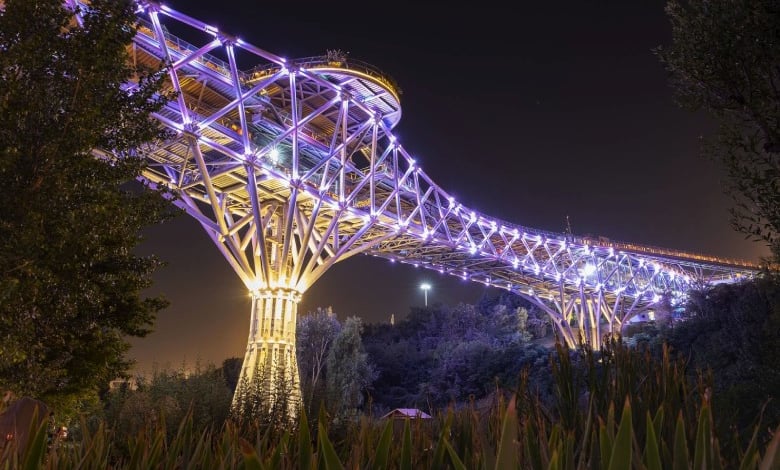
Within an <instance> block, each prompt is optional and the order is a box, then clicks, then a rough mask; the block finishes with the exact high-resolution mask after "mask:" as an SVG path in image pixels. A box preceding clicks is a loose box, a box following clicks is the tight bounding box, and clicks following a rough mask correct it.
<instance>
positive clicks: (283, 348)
mask: <svg viewBox="0 0 780 470" xmlns="http://www.w3.org/2000/svg"><path fill="white" fill-rule="evenodd" d="M300 300H301V294H300V293H298V292H297V291H294V290H292V289H273V290H270V289H269V290H261V291H257V292H254V293H253V294H252V319H251V323H250V326H249V344H248V345H247V348H246V354H245V355H244V364H243V366H242V367H241V376H240V378H239V383H238V386H237V387H236V392H235V394H234V395H233V410H234V412H235V413H237V414H239V415H240V416H242V417H243V418H249V419H253V418H261V419H263V418H265V417H271V418H272V419H279V418H284V419H286V420H288V421H289V420H294V419H296V418H297V416H298V409H299V406H300V402H301V392H300V381H299V377H298V361H297V359H296V357H295V324H296V315H297V311H298V302H300Z"/></svg>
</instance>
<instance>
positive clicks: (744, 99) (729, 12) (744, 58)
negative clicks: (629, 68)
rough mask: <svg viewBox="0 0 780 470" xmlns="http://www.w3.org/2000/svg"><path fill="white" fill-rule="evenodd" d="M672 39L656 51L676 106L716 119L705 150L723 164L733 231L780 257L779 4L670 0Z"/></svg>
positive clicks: (765, 0) (770, 1)
mask: <svg viewBox="0 0 780 470" xmlns="http://www.w3.org/2000/svg"><path fill="white" fill-rule="evenodd" d="M666 13H667V15H668V17H669V19H670V21H671V25H672V44H671V45H669V47H658V48H657V49H656V50H655V53H656V54H657V56H658V57H659V58H660V60H661V61H662V62H663V64H664V65H665V66H666V68H667V70H668V71H669V72H670V75H671V84H672V86H673V88H674V90H675V95H676V99H677V101H678V103H679V104H680V105H681V106H682V107H683V108H685V109H689V110H704V111H706V112H708V113H710V114H711V115H712V116H714V117H715V118H716V119H717V121H718V123H719V131H718V134H717V136H716V137H715V139H713V140H711V141H709V142H708V143H707V145H706V146H705V152H706V153H707V154H708V155H709V156H711V157H713V158H715V159H717V160H719V161H721V162H723V163H724V164H725V168H726V170H727V174H728V181H727V190H728V191H729V192H730V193H731V195H732V197H733V198H734V200H735V205H734V207H733V209H732V223H733V226H734V228H735V229H737V230H738V231H740V232H742V233H744V234H746V235H747V236H748V237H752V238H754V239H755V240H763V241H764V242H766V243H767V244H768V246H769V247H770V248H771V249H772V252H773V254H774V255H775V257H776V258H778V257H780V238H778V237H779V236H780V160H779V159H780V26H779V25H780V3H779V2H778V1H777V0H747V1H743V2H737V1H731V0H670V1H669V2H668V3H667V6H666Z"/></svg>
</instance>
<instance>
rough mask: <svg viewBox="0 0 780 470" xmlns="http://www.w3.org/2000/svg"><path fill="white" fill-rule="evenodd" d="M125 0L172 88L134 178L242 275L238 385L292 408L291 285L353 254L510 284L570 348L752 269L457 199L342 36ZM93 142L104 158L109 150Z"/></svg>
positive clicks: (389, 93) (132, 56)
mask: <svg viewBox="0 0 780 470" xmlns="http://www.w3.org/2000/svg"><path fill="white" fill-rule="evenodd" d="M68 4H69V5H70V6H71V7H73V8H74V9H76V8H77V7H78V8H88V6H87V5H86V4H84V3H82V2H79V1H77V0H69V3H68ZM137 5H138V10H137V14H138V19H139V26H138V34H137V35H136V36H135V39H134V41H133V43H132V46H131V47H130V48H129V49H128V56H129V60H131V61H132V63H133V64H137V65H142V66H148V67H156V68H159V67H164V70H165V72H166V73H167V76H168V81H167V84H166V87H168V89H169V90H170V91H173V92H175V98H174V99H172V100H171V101H170V102H168V103H167V105H166V106H165V107H164V108H163V109H161V110H160V111H159V112H157V113H155V115H154V117H155V118H156V120H157V121H158V122H159V124H160V125H161V126H164V127H166V128H168V129H170V130H171V131H173V132H172V134H173V136H172V137H171V138H170V139H169V140H167V141H164V142H150V143H148V145H145V146H144V147H143V148H142V149H140V151H141V152H142V154H143V155H144V156H145V158H146V159H147V161H148V166H147V168H146V170H145V171H144V174H143V177H144V178H145V179H146V180H148V181H149V182H150V183H151V184H153V185H160V186H166V187H168V188H170V189H172V190H173V191H175V192H176V193H177V194H178V195H179V197H178V198H177V199H176V201H175V204H177V205H179V206H180V207H181V208H183V209H184V210H185V211H186V212H187V213H188V214H189V215H190V216H192V217H194V218H195V220H197V221H198V222H199V223H200V225H201V226H202V227H203V229H204V230H205V231H206V233H207V234H208V235H209V237H210V238H211V239H212V240H213V242H214V244H215V246H216V248H217V249H218V250H220V252H221V253H222V255H223V256H224V257H225V259H226V260H227V262H228V263H229V264H230V265H231V267H232V268H233V269H234V270H235V272H236V273H237V275H238V276H239V277H240V279H241V280H242V281H243V282H244V284H245V285H246V286H247V289H248V290H249V292H250V295H251V296H252V298H253V301H252V308H251V312H250V328H249V339H248V346H247V351H246V355H245V359H244V364H243V368H242V375H243V377H244V378H245V380H244V381H242V383H246V384H251V383H252V382H253V381H261V382H262V383H261V384H260V385H261V388H262V389H263V390H265V392H266V396H267V397H268V398H267V400H268V406H269V407H270V406H274V405H275V404H278V403H279V400H282V399H284V400H285V401H284V403H285V404H286V405H285V406H289V411H290V416H295V414H296V411H297V406H298V405H297V404H298V400H299V392H298V371H297V363H296V360H295V323H296V316H297V305H298V303H299V302H300V300H301V298H302V296H303V295H305V293H306V290H307V289H308V288H309V287H310V286H311V285H312V284H313V283H314V282H316V281H317V279H319V278H320V277H321V276H322V275H323V274H324V273H325V272H327V270H328V269H329V268H330V267H331V266H332V265H333V264H334V263H336V262H338V261H341V260H344V259H347V258H349V257H351V256H355V255H358V254H364V255H374V256H378V257H382V258H386V259H389V260H391V261H400V262H405V263H411V264H415V265H417V266H420V267H423V268H427V269H432V270H436V271H439V272H441V273H443V274H447V275H452V276H458V277H461V278H463V279H467V280H470V281H474V282H480V283H483V284H485V285H490V286H494V287H498V288H502V289H507V290H509V291H511V292H514V293H516V294H518V295H521V296H523V297H524V298H526V299H528V300H529V301H531V302H533V303H534V304H536V305H538V306H539V307H540V308H541V309H543V310H544V311H545V312H546V313H547V314H548V315H549V317H550V319H551V321H552V323H553V324H554V325H555V326H556V328H557V329H558V332H559V333H560V336H561V338H563V339H564V340H565V341H566V342H567V344H569V345H570V346H572V347H574V346H576V345H577V344H578V343H582V342H585V343H588V344H590V345H592V346H593V347H596V348H599V347H601V345H602V342H603V341H604V339H605V338H606V337H608V336H610V335H617V334H620V332H621V330H622V328H623V326H624V325H625V324H627V323H628V322H629V321H631V320H632V319H633V318H635V317H636V316H637V315H639V314H642V313H650V314H652V315H655V316H658V315H661V314H664V313H665V312H666V313H668V312H669V311H670V310H671V309H673V308H674V306H675V305H676V304H678V303H679V302H681V301H682V300H683V299H684V297H685V295H686V293H687V292H688V291H689V290H690V289H692V288H696V287H699V286H702V285H707V284H713V283H719V282H736V281H739V280H741V279H747V278H751V277H753V276H755V275H757V273H758V272H759V267H758V266H757V265H755V264H752V263H750V262H745V261H737V260H728V259H722V258H718V257H714V256H707V255H703V254H693V253H687V252H683V251H678V250H672V249H664V248H656V247H648V246H642V245H637V244H631V243H623V242H614V241H610V240H605V239H603V238H601V239H599V238H593V239H591V238H585V237H575V236H571V235H568V234H561V233H554V232H549V231H544V230H538V229H533V228H530V227H524V226H522V225H519V224H514V223H510V222H507V221H503V220H499V219H497V218H494V217H490V216H489V215H487V214H485V213H480V212H477V211H475V210H473V209H470V208H467V207H465V206H463V205H462V204H460V203H459V202H457V201H456V200H455V199H454V198H453V197H452V196H451V195H450V194H449V193H447V192H446V191H445V190H444V189H442V188H440V187H439V186H438V185H436V184H435V182H434V181H432V180H431V179H430V178H429V177H428V175H427V174H426V173H425V172H424V171H423V170H422V168H420V166H419V165H418V164H417V162H416V161H415V159H414V158H413V156H412V154H411V153H410V152H409V151H408V150H407V149H406V148H405V147H403V145H401V143H400V142H399V141H398V139H397V138H396V137H395V136H394V134H393V128H394V127H395V125H396V124H397V123H398V122H399V120H400V118H401V103H400V96H401V92H400V89H399V88H398V87H397V85H396V84H395V81H394V80H393V79H392V78H391V77H390V76H389V75H386V74H384V73H383V72H382V71H379V70H378V69H376V68H375V67H373V66H370V65H368V64H366V63H363V62H358V61H355V60H353V59H351V58H347V57H346V56H345V55H344V54H340V53H339V52H338V51H328V52H327V53H326V54H324V55H323V56H321V57H308V58H305V59H301V60H290V59H287V58H283V57H280V56H277V55H275V54H273V53H271V52H268V51H266V50H264V49H262V48H260V47H257V46H254V45H252V44H249V43H247V42H245V41H244V40H242V39H241V38H240V37H239V36H235V35H231V34H226V33H224V32H222V31H220V30H219V29H218V28H216V27H214V26H213V25H209V24H208V23H205V22H203V21H201V20H198V19H195V18H192V17H190V16H188V15H186V14H184V13H181V12H178V11H175V10H173V9H171V8H168V7H166V6H165V5H162V4H158V3H153V2H139V3H138V4H137ZM291 39H292V38H291ZM239 50H240V51H241V59H242V60H241V65H242V66H241V67H239V63H238V61H237V59H236V52H237V51H239ZM133 86H134V84H133V83H128V89H132V87H133ZM95 154H96V155H97V156H99V157H101V158H112V153H111V149H96V150H95ZM271 370H273V371H274V373H270V372H269V371H271ZM278 371H282V373H279V372H278ZM291 384H292V385H291ZM239 388H240V387H239ZM254 389H255V390H256V389H257V388H254ZM282 389H284V390H287V392H284V393H283V392H282ZM289 390H292V393H288V392H289ZM245 392H246V390H243V391H242V390H238V391H237V392H236V395H235V397H234V406H236V407H239V408H240V407H241V406H243V405H242V400H241V398H240V397H242V396H245Z"/></svg>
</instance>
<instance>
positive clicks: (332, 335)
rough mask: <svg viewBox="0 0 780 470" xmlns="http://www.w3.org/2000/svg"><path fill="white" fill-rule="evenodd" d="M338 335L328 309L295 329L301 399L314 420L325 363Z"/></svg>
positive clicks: (322, 390)
mask: <svg viewBox="0 0 780 470" xmlns="http://www.w3.org/2000/svg"><path fill="white" fill-rule="evenodd" d="M340 331H341V323H340V322H339V320H338V318H337V317H336V315H335V314H334V313H333V311H332V310H331V309H330V308H328V309H317V310H316V311H314V312H309V313H308V314H306V315H303V316H301V317H299V318H298V323H297V324H296V325H295V336H296V344H297V347H296V356H297V358H298V373H299V374H300V380H301V382H300V384H301V398H302V399H303V405H304V407H305V408H306V412H307V414H308V415H309V416H312V417H316V416H317V411H318V410H319V409H320V406H321V405H322V404H323V401H324V400H325V381H326V377H327V367H326V362H327V358H328V355H329V353H330V350H331V346H332V345H333V342H334V340H335V339H336V337H337V336H338V334H339V332H340Z"/></svg>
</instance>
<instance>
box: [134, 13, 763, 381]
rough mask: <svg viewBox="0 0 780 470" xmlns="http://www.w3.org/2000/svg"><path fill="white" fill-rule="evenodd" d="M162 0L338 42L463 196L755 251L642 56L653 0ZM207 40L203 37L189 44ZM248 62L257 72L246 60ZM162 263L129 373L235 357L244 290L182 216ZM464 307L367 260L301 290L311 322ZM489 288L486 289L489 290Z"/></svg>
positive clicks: (647, 237) (540, 222)
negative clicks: (158, 307)
mask: <svg viewBox="0 0 780 470" xmlns="http://www.w3.org/2000/svg"><path fill="white" fill-rule="evenodd" d="M167 5H168V6H170V7H172V8H174V9H177V10H179V11H182V12H184V13H186V14H188V15H190V16H193V17H195V18H198V19H201V20H204V21H206V22H209V23H211V24H212V25H214V26H217V27H219V28H220V29H221V30H223V31H227V32H230V33H232V34H235V35H237V36H239V37H241V38H242V39H244V40H246V41H248V42H250V43H252V44H254V45H256V46H258V47H261V48H263V49H265V50H268V51H269V52H273V53H275V54H279V55H281V56H284V57H287V58H288V59H293V58H296V57H307V56H312V55H321V54H324V53H325V51H326V50H328V49H341V50H343V51H347V52H348V53H349V57H352V58H355V59H361V60H364V61H366V62H369V63H371V64H373V65H375V66H377V67H379V68H380V69H381V70H383V71H384V72H385V73H387V74H389V75H391V76H392V77H393V78H394V79H395V80H396V81H397V82H398V83H399V84H400V87H401V89H402V91H403V94H402V96H401V105H402V109H403V116H402V118H401V122H400V124H399V126H398V127H397V128H396V135H397V137H398V138H399V141H400V142H401V143H402V144H403V145H404V147H405V148H406V149H407V150H409V151H410V152H411V153H412V154H413V155H414V156H415V158H416V160H417V162H418V163H419V164H420V165H421V166H422V168H423V169H424V170H425V172H426V173H427V174H428V175H430V176H431V178H432V179H433V180H434V181H436V182H437V184H439V185H440V186H441V187H442V188H443V189H445V190H446V191H448V192H450V193H451V194H453V195H454V196H455V197H456V198H457V199H458V200H459V202H461V203H463V204H464V205H466V206H469V207H471V208H473V209H475V210H478V211H480V212H484V213H487V214H490V215H493V216H496V217H499V218H502V219H505V220H508V221H510V222H514V223H519V224H523V225H526V226H530V227H537V228H540V229H544V230H552V231H563V230H564V229H565V223H566V216H567V215H568V216H569V217H570V221H571V226H572V230H573V232H574V233H576V234H599V235H604V236H607V237H609V238H612V239H615V240H623V241H632V242H637V243H644V244H649V245H655V246H663V247H670V248H678V249H682V250H690V251H698V252H704V253H709V254H714V255H719V256H725V257H739V258H747V259H752V260H757V259H758V258H759V257H760V256H761V255H763V254H765V250H764V248H763V246H762V245H760V244H757V243H754V242H750V241H746V240H744V238H743V236H741V235H739V234H737V233H735V232H734V231H732V229H731V228H730V225H729V214H728V211H727V210H728V207H729V204H730V200H729V198H728V197H727V196H725V195H724V194H723V191H722V189H721V183H720V174H719V171H718V168H717V165H716V164H714V163H713V162H710V161H708V160H706V159H705V158H703V157H701V156H700V155H699V143H698V139H699V136H707V135H711V133H712V132H713V130H714V125H713V124H712V122H710V121H709V120H708V119H707V118H706V117H705V116H703V115H697V114H692V113H690V112H687V111H683V110H681V109H679V108H678V107H677V106H676V105H675V104H674V101H673V94H672V91H671V89H670V87H669V86H668V82H667V76H666V72H665V71H664V69H663V67H662V65H661V64H660V62H659V61H658V60H657V59H656V57H655V56H654V55H653V54H652V49H653V48H654V47H656V46H658V45H661V44H668V43H669V41H670V37H671V36H670V28H669V24H668V20H667V18H666V17H665V15H664V12H663V5H664V2H661V1H625V0H616V1H582V0H570V1H558V2H517V3H515V4H514V5H513V6H512V9H511V10H507V9H506V7H505V5H507V3H506V2H491V1H482V2H465V3H464V6H456V5H455V4H454V2H448V3H442V4H409V5H406V4H404V3H399V2H371V1H361V2H349V1H347V2H344V1H341V2H318V3H311V4H310V3H307V2H302V1H296V2H289V1H279V2H268V1H262V2H261V1H258V0H222V1H219V2H215V1H210V2H205V1H194V0H174V1H170V2H168V3H167ZM198 45H201V44H198ZM250 65H251V64H250ZM142 249H143V251H144V253H147V252H155V253H157V254H158V255H159V256H161V257H162V258H163V259H165V260H166V261H168V266H167V267H166V268H164V269H163V270H161V271H160V272H159V274H158V275H157V276H156V281H157V282H156V285H155V287H154V289H153V292H160V293H163V294H165V295H166V296H167V298H168V299H169V300H170V301H171V306H170V307H169V308H168V309H167V310H165V311H164V312H162V313H161V314H160V315H159V317H158V321H157V324H156V327H155V330H156V331H155V332H154V333H152V334H151V335H150V336H148V337H147V338H144V339H140V340H134V341H133V344H134V347H133V349H132V350H131V355H132V356H133V357H134V358H136V359H137V360H138V370H140V371H148V370H150V369H151V368H152V367H153V365H154V364H158V365H160V366H167V365H170V366H173V367H176V366H179V365H181V364H182V363H183V362H186V363H187V364H188V365H190V366H191V365H192V364H193V363H194V362H195V361H196V360H198V359H199V360H200V361H201V362H203V363H208V362H212V363H216V364H219V363H221V361H222V360H223V359H225V358H227V357H231V356H243V353H244V349H245V347H246V337H247V333H248V328H249V309H250V298H249V296H248V293H247V290H246V289H245V288H244V286H243V284H242V283H241V282H240V280H239V278H238V276H237V275H235V274H234V273H233V271H232V270H231V269H230V267H229V266H228V264H227V262H226V261H225V260H224V259H223V258H222V257H221V255H220V254H219V253H218V251H217V249H216V248H215V247H214V246H212V244H211V241H210V240H209V239H208V238H207V236H206V235H205V233H204V232H203V230H202V229H201V228H200V227H199V226H198V225H197V224H196V223H194V221H193V220H191V219H189V218H188V216H182V217H180V218H179V219H177V220H175V221H174V222H171V223H168V224H165V225H163V226H160V227H155V228H153V229H151V230H149V231H148V233H147V237H146V242H145V243H144V245H143V247H142ZM422 281H428V282H430V283H431V284H432V286H433V287H432V290H431V291H430V292H429V302H430V303H434V302H443V303H446V304H450V305H451V304H455V303H457V302H460V301H464V302H469V303H474V302H476V301H477V300H478V299H479V298H480V297H481V296H482V295H483V294H484V293H485V288H484V287H483V286H482V285H476V284H469V283H466V282H465V281H461V280H460V279H459V278H447V277H444V276H442V275H439V274H438V273H436V272H431V271H424V270H420V269H415V268H412V267H407V266H403V265H399V264H397V263H396V264H390V263H388V262H386V261H383V260H379V259H376V258H371V257H367V256H359V257H357V258H353V259H349V260H346V261H344V262H341V263H339V264H337V265H336V266H335V267H334V268H332V270H331V271H330V272H328V273H327V274H326V275H325V276H324V277H323V278H322V279H320V280H319V281H318V282H317V283H316V284H315V285H314V286H313V287H312V288H311V289H309V291H308V292H306V293H305V294H304V300H303V302H302V304H301V305H300V307H299V314H304V313H306V312H307V311H311V310H313V309H315V308H316V307H318V306H323V307H324V306H329V305H330V306H332V307H333V310H334V311H335V312H336V313H337V314H338V315H339V317H340V318H342V319H343V318H345V317H347V316H352V315H357V316H360V317H362V318H363V319H364V320H365V321H367V322H376V321H385V320H387V319H388V318H389V316H390V314H391V313H395V314H396V318H399V317H402V316H403V315H405V314H406V313H407V312H408V311H409V308H410V306H420V305H422V303H423V293H422V292H421V291H420V289H419V284H420V283H421V282H422ZM487 293H488V294H495V291H493V290H491V291H488V292H487Z"/></svg>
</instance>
